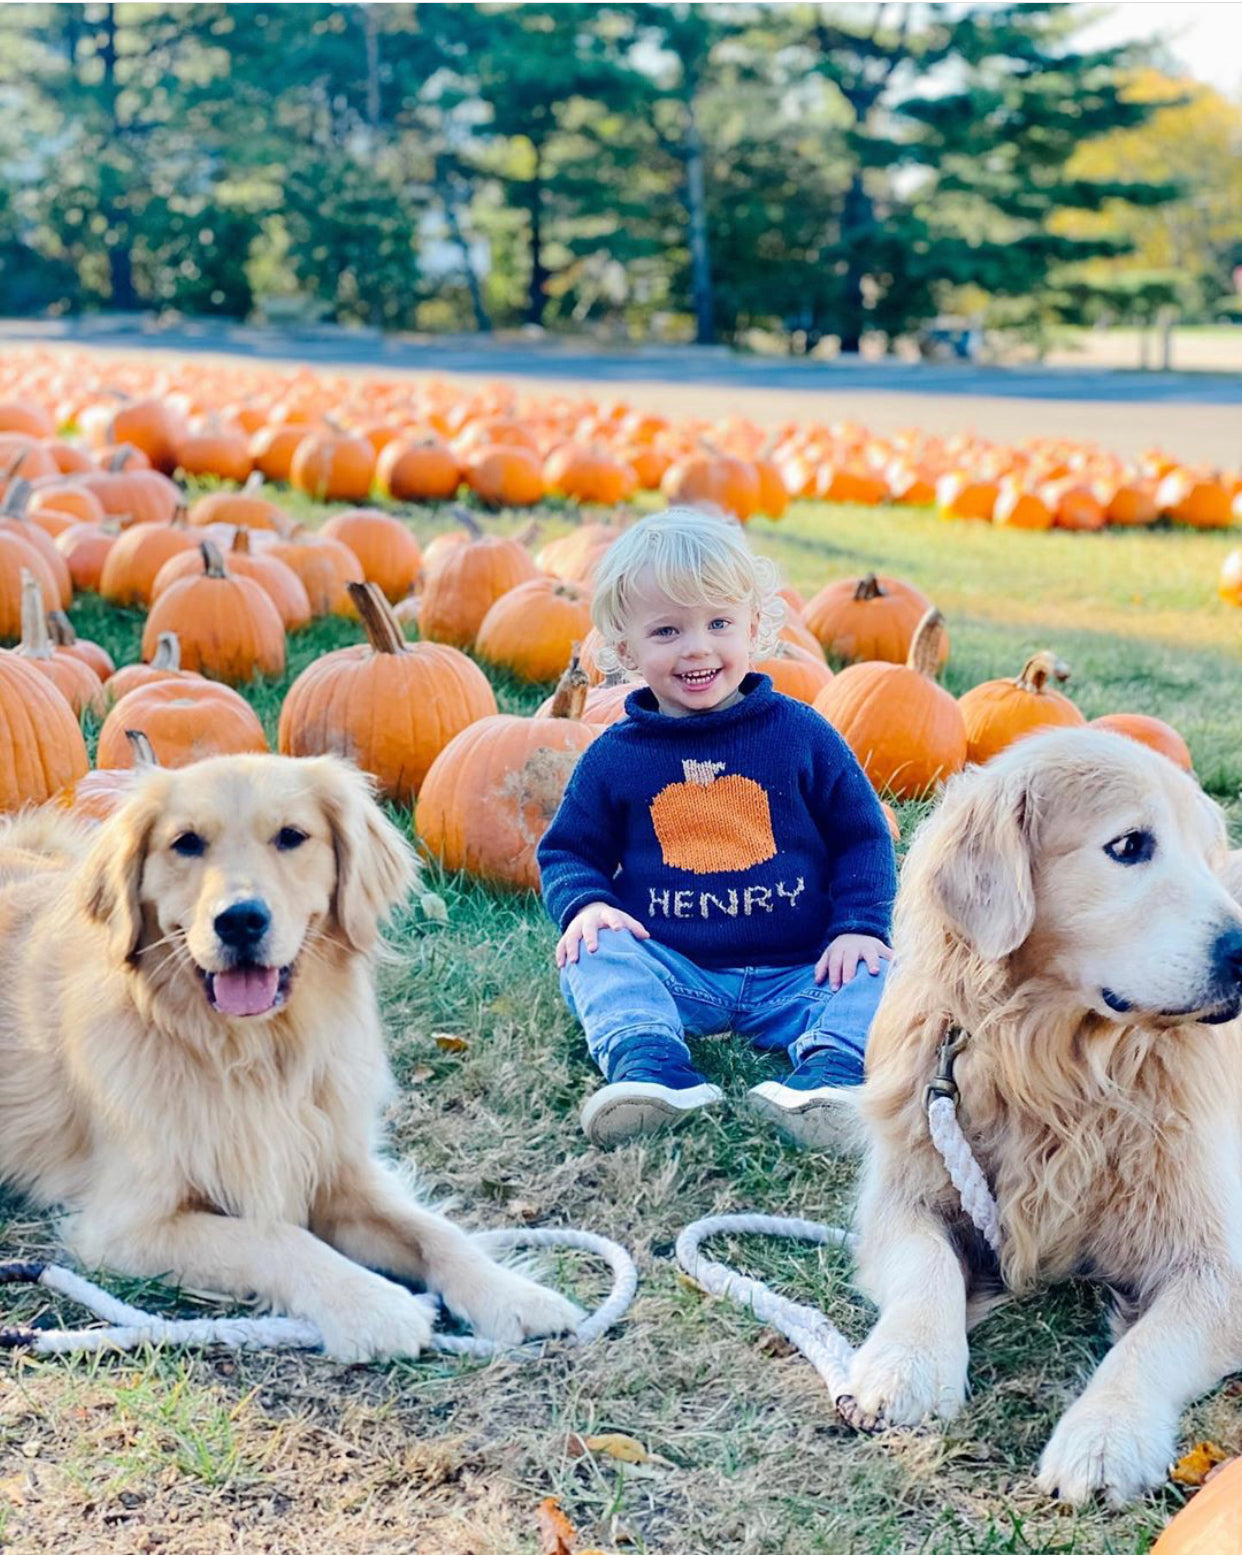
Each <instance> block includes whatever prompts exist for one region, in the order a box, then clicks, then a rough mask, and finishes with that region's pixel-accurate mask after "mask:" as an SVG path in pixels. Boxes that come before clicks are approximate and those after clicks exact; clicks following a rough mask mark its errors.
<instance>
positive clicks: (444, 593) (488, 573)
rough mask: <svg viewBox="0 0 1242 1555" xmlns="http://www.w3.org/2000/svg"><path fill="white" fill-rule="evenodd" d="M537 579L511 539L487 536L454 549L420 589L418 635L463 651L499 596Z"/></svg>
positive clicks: (531, 563) (528, 558)
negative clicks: (520, 584)
mask: <svg viewBox="0 0 1242 1555" xmlns="http://www.w3.org/2000/svg"><path fill="white" fill-rule="evenodd" d="M538 575H539V574H538V569H537V568H536V567H535V563H534V561H533V560H532V558H531V554H530V552H529V551H528V550H527V549H526V547H525V546H524V545H519V544H518V542H517V541H516V540H508V539H502V538H501V537H499V536H495V535H488V536H486V537H483V538H480V539H477V540H470V541H469V542H467V543H466V544H465V545H455V546H453V547H452V548H451V549H450V550H448V551H446V552H445V553H444V555H443V557H442V559H441V560H440V561H439V562H438V564H437V566H436V568H435V570H434V571H433V572H431V573H430V574H429V576H428V577H427V580H426V582H425V584H424V585H423V603H422V608H421V610H420V612H419V618H418V630H419V634H420V636H422V637H425V638H427V639H428V640H429V641H430V642H440V643H451V644H452V646H453V647H455V648H468V647H469V646H470V644H471V643H473V642H474V640H475V638H476V637H477V636H478V632H479V627H480V626H482V624H483V617H484V616H485V615H486V614H487V612H488V611H489V610H490V609H491V607H492V606H493V604H495V602H496V601H497V600H498V599H499V598H500V596H501V595H502V594H506V593H508V591H509V590H510V589H512V588H516V587H517V586H518V584H519V583H526V582H528V581H529V580H530V579H532V578H536V577H538Z"/></svg>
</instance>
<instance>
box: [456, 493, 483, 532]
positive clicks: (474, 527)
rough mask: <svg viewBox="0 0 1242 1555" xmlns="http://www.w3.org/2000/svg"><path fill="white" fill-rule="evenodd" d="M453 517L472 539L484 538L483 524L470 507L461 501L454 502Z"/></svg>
mask: <svg viewBox="0 0 1242 1555" xmlns="http://www.w3.org/2000/svg"><path fill="white" fill-rule="evenodd" d="M453 517H454V518H455V519H456V520H457V522H458V523H459V524H460V525H461V527H462V528H463V529H464V530H465V531H466V533H467V534H468V535H469V536H470V538H471V539H472V540H481V539H482V538H483V526H482V524H480V523H479V521H478V519H477V518H476V517H475V516H474V514H473V513H472V512H471V511H470V509H469V508H468V507H466V506H465V505H464V504H462V503H460V502H455V503H454V504H453Z"/></svg>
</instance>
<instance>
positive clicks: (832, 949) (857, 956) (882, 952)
mask: <svg viewBox="0 0 1242 1555" xmlns="http://www.w3.org/2000/svg"><path fill="white" fill-rule="evenodd" d="M588 911H589V909H588ZM570 927H571V928H572V927H573V925H572V924H571V925H570ZM892 959H893V953H892V951H891V950H890V949H889V948H888V946H887V945H886V944H885V943H884V941H883V940H882V939H874V938H873V937H872V936H871V935H870V934H838V935H837V937H836V939H834V940H833V941H832V943H831V944H830V945H829V946H828V949H827V950H826V951H824V953H823V955H822V956H821V957H820V958H819V960H818V961H817V962H816V963H815V981H816V982H817V983H822V982H823V980H824V979H825V978H827V979H828V984H829V986H830V987H831V989H832V991H833V993H836V991H837V989H838V988H840V987H841V985H842V983H848V982H850V981H851V980H852V978H853V976H854V973H855V972H856V971H857V970H858V963H859V962H860V961H865V962H866V963H867V970H868V972H870V973H871V974H872V976H878V975H879V971H880V962H881V961H891V960H892Z"/></svg>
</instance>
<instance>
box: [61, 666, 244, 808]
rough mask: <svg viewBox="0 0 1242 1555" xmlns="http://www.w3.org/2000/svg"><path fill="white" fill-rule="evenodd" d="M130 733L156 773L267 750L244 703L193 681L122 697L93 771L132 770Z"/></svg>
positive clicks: (163, 683)
mask: <svg viewBox="0 0 1242 1555" xmlns="http://www.w3.org/2000/svg"><path fill="white" fill-rule="evenodd" d="M132 729H138V730H141V731H142V733H143V734H145V735H146V737H147V739H148V740H149V741H150V743H151V747H152V749H153V750H154V751H155V757H156V760H157V761H158V762H159V764H160V766H161V767H188V766H189V765H190V763H191V762H194V761H202V760H203V758H204V757H205V756H239V755H243V754H245V753H246V752H247V751H255V752H259V753H262V752H264V751H266V750H267V739H266V738H265V736H264V733H263V725H262V724H261V723H260V722H259V718H258V714H257V713H256V712H255V710H254V708H253V707H251V705H250V703H249V702H247V701H246V699H245V697H243V696H241V695H239V693H238V692H236V691H234V690H232V688H231V687H229V686H222V685H220V684H219V682H217V681H214V680H203V679H201V678H199V677H194V676H186V677H184V678H178V679H176V680H159V681H156V682H155V683H154V684H152V685H147V686H139V687H138V688H137V689H136V690H134V691H130V692H128V693H127V694H126V695H125V696H123V697H122V698H121V700H120V701H119V702H118V703H117V704H116V706H115V707H114V708H113V709H112V711H111V712H110V713H109V714H108V716H107V717H106V718H105V719H104V723H103V728H102V729H101V730H100V731H99V748H98V750H97V751H96V753H95V765H96V766H98V767H132V766H133V764H134V749H133V744H132V742H131V741H130V740H129V739H128V738H127V731H128V730H132ZM79 738H80V736H79ZM83 771H85V768H83ZM69 781H72V779H70V780H69ZM59 786H60V787H61V788H63V787H64V786H65V784H64V783H61V784H60V785H59Z"/></svg>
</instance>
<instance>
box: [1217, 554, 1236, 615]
mask: <svg viewBox="0 0 1242 1555" xmlns="http://www.w3.org/2000/svg"><path fill="white" fill-rule="evenodd" d="M1217 592H1218V593H1219V595H1220V597H1221V598H1222V599H1223V600H1224V601H1225V603H1226V604H1229V605H1242V550H1239V551H1230V552H1229V554H1228V556H1226V557H1225V559H1224V561H1223V562H1222V563H1221V568H1220V583H1219V584H1218V585H1217Z"/></svg>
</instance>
